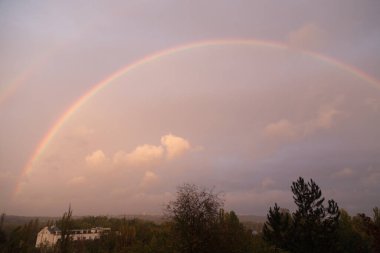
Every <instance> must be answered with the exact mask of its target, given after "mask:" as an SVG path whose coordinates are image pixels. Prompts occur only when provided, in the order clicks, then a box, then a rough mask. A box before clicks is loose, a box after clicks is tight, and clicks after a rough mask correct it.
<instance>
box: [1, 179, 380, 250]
mask: <svg viewBox="0 0 380 253" xmlns="http://www.w3.org/2000/svg"><path fill="white" fill-rule="evenodd" d="M291 190H292V192H293V198H294V201H295V204H296V206H297V210H296V211H295V212H294V213H290V212H289V211H288V210H287V209H284V208H280V207H279V206H278V205H277V204H275V205H274V206H273V207H271V208H270V210H269V212H268V215H267V221H266V222H265V224H264V226H263V229H262V231H256V230H252V229H251V228H249V227H247V226H244V225H243V224H242V222H240V220H239V218H238V216H237V215H236V214H235V212H233V211H225V210H224V209H223V201H222V199H220V197H219V195H218V194H216V193H214V192H213V191H212V190H209V189H203V188H199V187H197V186H195V185H189V184H185V185H183V186H180V187H179V188H178V191H177V198H176V199H175V200H174V201H172V202H170V203H168V204H167V206H166V208H165V211H164V213H165V219H164V222H161V223H159V224H158V223H154V222H152V221H146V220H141V219H137V218H134V219H127V218H112V217H107V216H88V217H81V218H76V219H73V217H72V210H71V208H69V210H68V211H67V212H65V213H64V215H63V216H62V217H61V219H59V220H58V221H48V222H46V221H45V222H39V221H38V219H35V220H31V221H29V222H28V223H27V224H25V225H22V226H17V227H15V228H12V229H10V228H7V229H5V228H4V217H5V215H4V214H3V215H2V216H1V220H0V252H4V253H13V252H14V253H18V252H25V253H28V252H32V253H34V252H36V253H37V252H44V253H71V252H73V253H74V252H77V253H103V252H107V253H153V252H154V253H271V252H273V253H274V252H277V253H283V252H289V253H290V252H292V253H298V252H312V253H313V252H323V253H328V252H338V253H339V252H348V253H350V252H355V253H361V252H368V253H379V252H380V212H379V209H378V208H377V207H376V208H374V209H373V217H368V216H366V215H365V214H357V215H356V216H353V217H351V216H350V215H349V214H348V213H347V212H346V211H344V210H343V209H339V207H338V204H337V203H336V202H335V201H333V200H329V201H327V202H325V199H324V198H323V196H322V192H321V190H320V188H319V187H318V185H317V184H316V183H315V182H314V181H313V180H310V181H309V182H305V181H304V180H303V179H302V178H299V179H298V180H297V181H296V182H293V184H292V186H291ZM53 224H55V225H57V226H58V227H59V228H60V229H61V232H62V239H61V240H60V241H59V242H58V243H57V244H56V245H55V246H54V247H48V246H44V247H41V248H36V247H35V243H36V237H37V233H38V232H39V231H40V229H41V228H42V227H44V226H46V225H48V226H50V225H53ZM92 227H109V228H111V232H108V233H105V234H103V235H102V236H101V237H100V239H98V240H93V241H91V240H81V241H73V240H71V239H70V230H71V229H86V228H92Z"/></svg>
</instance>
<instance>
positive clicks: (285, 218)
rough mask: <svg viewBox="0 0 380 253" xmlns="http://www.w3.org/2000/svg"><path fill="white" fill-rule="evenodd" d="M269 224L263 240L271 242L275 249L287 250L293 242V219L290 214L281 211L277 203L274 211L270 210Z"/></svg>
mask: <svg viewBox="0 0 380 253" xmlns="http://www.w3.org/2000/svg"><path fill="white" fill-rule="evenodd" d="M267 219H268V220H267V222H266V223H265V224H264V227H263V238H264V239H265V240H266V241H267V242H271V243H272V244H273V245H274V246H275V248H279V249H285V248H287V246H288V244H289V242H290V240H291V232H292V231H291V229H292V227H291V226H292V223H293V220H292V217H291V216H290V214H289V212H287V211H285V210H280V207H279V206H277V203H275V205H274V207H273V209H272V207H270V208H269V213H268V215H267Z"/></svg>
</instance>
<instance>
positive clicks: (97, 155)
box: [86, 149, 107, 167]
mask: <svg viewBox="0 0 380 253" xmlns="http://www.w3.org/2000/svg"><path fill="white" fill-rule="evenodd" d="M106 160H107V158H106V155H105V154H104V153H103V151H102V150H100V149H99V150H97V151H95V152H93V153H92V154H91V155H88V156H86V164H87V165H88V166H90V167H98V166H101V165H104V163H105V162H106Z"/></svg>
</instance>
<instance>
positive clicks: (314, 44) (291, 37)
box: [287, 23, 327, 49]
mask: <svg viewBox="0 0 380 253" xmlns="http://www.w3.org/2000/svg"><path fill="white" fill-rule="evenodd" d="M326 37H327V34H326V31H324V30H323V29H321V28H320V27H319V26H317V25H316V24H312V23H307V24H304V25H303V26H301V27H299V28H298V29H296V30H294V31H292V32H290V33H289V34H288V36H287V42H288V44H289V45H290V46H293V47H298V48H305V49H319V48H321V47H322V46H324V45H325V44H326Z"/></svg>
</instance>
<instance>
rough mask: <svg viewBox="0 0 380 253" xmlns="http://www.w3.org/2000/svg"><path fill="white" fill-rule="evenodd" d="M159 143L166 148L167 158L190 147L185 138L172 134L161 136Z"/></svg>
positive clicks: (172, 157) (177, 154)
mask: <svg viewBox="0 0 380 253" xmlns="http://www.w3.org/2000/svg"><path fill="white" fill-rule="evenodd" d="M161 144H162V145H163V146H164V147H165V148H166V157H167V159H169V160H170V159H174V158H175V157H177V156H180V155H182V154H183V153H185V152H186V151H187V150H189V149H190V143H189V142H188V141H187V140H185V139H184V138H181V137H178V136H175V135H172V134H168V135H165V136H162V137H161Z"/></svg>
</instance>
